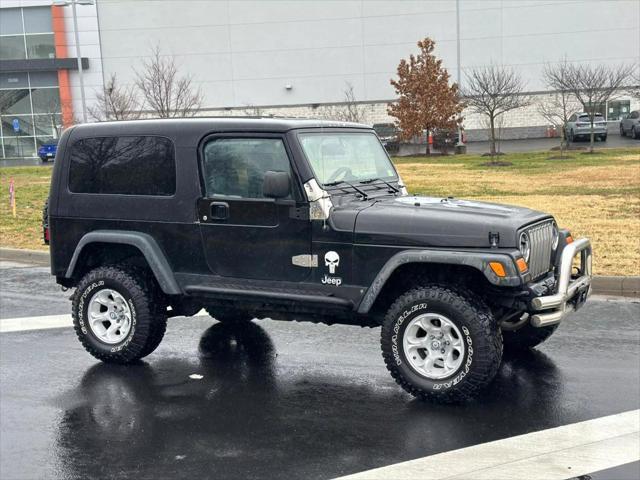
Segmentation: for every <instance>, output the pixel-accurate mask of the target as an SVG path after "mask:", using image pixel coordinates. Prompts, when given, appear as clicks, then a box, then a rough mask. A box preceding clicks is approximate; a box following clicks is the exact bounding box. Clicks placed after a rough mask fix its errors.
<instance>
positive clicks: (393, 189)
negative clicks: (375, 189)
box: [359, 178, 400, 193]
mask: <svg viewBox="0 0 640 480" xmlns="http://www.w3.org/2000/svg"><path fill="white" fill-rule="evenodd" d="M373 182H382V183H384V184H385V185H386V186H387V187H389V188H390V189H391V190H392V191H393V193H400V189H399V188H398V187H394V186H393V185H392V184H390V183H389V182H387V181H386V180H383V179H382V178H370V179H369V180H362V181H361V182H359V183H363V184H367V183H373Z"/></svg>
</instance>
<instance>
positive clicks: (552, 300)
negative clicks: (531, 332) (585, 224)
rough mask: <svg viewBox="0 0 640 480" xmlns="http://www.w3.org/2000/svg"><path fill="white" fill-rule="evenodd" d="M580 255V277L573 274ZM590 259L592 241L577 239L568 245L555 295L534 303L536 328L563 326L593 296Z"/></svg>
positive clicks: (533, 323) (532, 303)
mask: <svg viewBox="0 0 640 480" xmlns="http://www.w3.org/2000/svg"><path fill="white" fill-rule="evenodd" d="M577 255H580V270H579V272H578V274H577V275H573V274H572V270H573V259H574V258H575V257H576V256H577ZM591 258H592V252H591V242H590V241H589V239H588V238H581V239H579V240H575V241H574V242H573V243H570V244H568V245H567V246H565V248H564V250H563V251H562V257H561V259H560V272H559V275H558V281H557V291H556V293H554V294H552V295H546V296H541V297H536V298H534V299H532V300H531V306H532V308H533V310H534V311H535V313H533V314H532V315H531V324H532V325H533V326H534V327H546V326H548V325H555V324H556V323H560V322H561V321H562V319H563V318H564V317H565V316H566V315H567V314H569V313H571V312H572V311H574V310H575V309H577V308H579V307H580V306H582V304H583V303H584V302H585V300H586V299H587V297H588V296H589V295H590V294H591V277H592V266H591V263H592V260H591Z"/></svg>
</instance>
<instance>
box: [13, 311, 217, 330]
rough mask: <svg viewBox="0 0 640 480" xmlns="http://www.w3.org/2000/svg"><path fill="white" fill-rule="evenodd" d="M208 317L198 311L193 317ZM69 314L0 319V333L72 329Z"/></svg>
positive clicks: (205, 313)
mask: <svg viewBox="0 0 640 480" xmlns="http://www.w3.org/2000/svg"><path fill="white" fill-rule="evenodd" d="M203 315H209V314H208V313H207V312H206V310H200V311H199V312H198V313H196V314H195V315H194V317H200V316H203ZM72 326H73V321H72V319H71V315H70V314H64V315H46V316H44V317H22V318H0V333H9V332H23V331H28V330H45V329H47V328H63V327H72Z"/></svg>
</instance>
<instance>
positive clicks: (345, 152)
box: [298, 132, 398, 185]
mask: <svg viewBox="0 0 640 480" xmlns="http://www.w3.org/2000/svg"><path fill="white" fill-rule="evenodd" d="M298 138H299V140H300V144H301V145H302V150H303V151H304V154H305V155H306V157H307V159H308V160H309V163H311V167H312V168H313V172H314V173H315V175H316V179H317V180H318V182H319V183H321V184H323V185H326V184H330V183H335V182H339V181H345V182H361V181H363V180H371V179H374V178H380V179H383V180H397V179H398V176H397V174H396V171H395V169H394V168H393V165H392V163H391V161H390V160H389V157H388V156H387V153H386V152H385V150H384V148H383V147H382V145H381V144H380V141H379V140H378V138H377V137H376V136H375V135H374V134H373V133H364V132H362V133H360V132H353V133H351V132H350V133H347V132H318V133H300V134H299V135H298Z"/></svg>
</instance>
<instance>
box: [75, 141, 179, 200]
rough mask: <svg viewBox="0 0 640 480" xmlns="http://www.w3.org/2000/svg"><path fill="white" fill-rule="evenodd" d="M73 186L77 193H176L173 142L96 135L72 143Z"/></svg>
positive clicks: (162, 194) (164, 194) (163, 194)
mask: <svg viewBox="0 0 640 480" xmlns="http://www.w3.org/2000/svg"><path fill="white" fill-rule="evenodd" d="M70 155H71V159H70V166H69V190H71V191H72V192H74V193H101V194H119V195H161V196H166V195H173V194H175V192H176V163H175V155H174V148H173V143H172V142H171V140H169V139H168V138H164V137H154V136H131V137H96V138H85V139H82V140H78V141H77V142H75V143H74V144H73V145H72V146H71V154H70Z"/></svg>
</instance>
